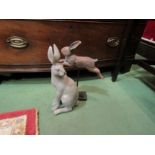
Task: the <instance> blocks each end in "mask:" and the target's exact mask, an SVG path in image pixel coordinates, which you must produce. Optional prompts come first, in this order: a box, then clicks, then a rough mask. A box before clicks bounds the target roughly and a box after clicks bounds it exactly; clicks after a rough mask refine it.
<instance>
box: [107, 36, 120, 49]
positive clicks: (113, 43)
mask: <svg viewBox="0 0 155 155" xmlns="http://www.w3.org/2000/svg"><path fill="white" fill-rule="evenodd" d="M119 44H120V40H119V38H118V37H109V38H108V39H107V45H108V46H110V47H117V46H118V45H119Z"/></svg>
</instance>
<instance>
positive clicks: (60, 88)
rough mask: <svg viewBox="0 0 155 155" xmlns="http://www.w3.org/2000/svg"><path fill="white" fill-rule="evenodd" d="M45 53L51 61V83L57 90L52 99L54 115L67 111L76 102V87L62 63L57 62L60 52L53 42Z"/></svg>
mask: <svg viewBox="0 0 155 155" xmlns="http://www.w3.org/2000/svg"><path fill="white" fill-rule="evenodd" d="M47 55H48V59H49V61H50V62H51V63H52V67H51V83H52V85H53V86H54V87H55V88H56V92H57V95H56V97H55V99H54V100H53V104H52V111H53V112H54V114H55V115H57V114H60V113H63V112H69V111H71V110H72V109H73V107H74V106H75V105H76V104H77V100H78V88H77V86H76V84H75V82H74V81H73V80H72V79H71V78H70V77H68V76H67V75H66V71H65V69H64V67H63V64H62V63H59V62H58V61H59V59H60V52H59V49H58V48H57V46H56V45H55V44H53V47H52V46H49V48H48V54H47ZM60 103H61V104H60Z"/></svg>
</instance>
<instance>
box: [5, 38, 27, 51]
mask: <svg viewBox="0 0 155 155" xmlns="http://www.w3.org/2000/svg"><path fill="white" fill-rule="evenodd" d="M6 42H7V43H8V44H9V46H11V47H13V48H25V47H27V46H28V41H27V40H26V39H24V38H22V37H19V36H11V37H9V38H7V40H6Z"/></svg>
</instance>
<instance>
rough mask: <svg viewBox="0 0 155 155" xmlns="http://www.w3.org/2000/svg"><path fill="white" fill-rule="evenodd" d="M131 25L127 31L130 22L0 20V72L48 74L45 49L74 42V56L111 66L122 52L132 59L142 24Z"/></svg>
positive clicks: (137, 21) (48, 68)
mask: <svg viewBox="0 0 155 155" xmlns="http://www.w3.org/2000/svg"><path fill="white" fill-rule="evenodd" d="M134 23H135V25H134V26H132V28H130V27H129V24H130V20H0V72H1V73H2V72H3V73H6V72H10V73H13V72H49V71H50V63H49V61H48V59H47V49H48V46H49V45H50V44H52V43H56V44H57V46H58V47H59V49H60V48H62V47H63V46H65V45H69V44H70V43H71V42H73V41H75V40H81V41H82V45H80V46H79V47H78V48H77V49H76V50H75V51H74V53H76V54H77V55H83V56H90V57H93V58H98V59H99V60H100V61H99V62H98V63H97V65H98V66H114V65H115V63H116V61H117V60H118V57H119V54H120V51H121V50H124V52H126V54H125V56H126V57H129V58H130V57H133V56H134V49H135V47H136V46H137V42H138V40H139V38H140V36H141V34H142V31H143V27H144V22H143V21H140V20H136V21H135V22H134ZM129 38H130V42H129V40H128V39H129ZM127 42H128V43H127ZM129 45H130V46H129ZM126 47H129V48H128V49H127V50H126ZM131 47H132V48H131ZM128 69H129V67H128Z"/></svg>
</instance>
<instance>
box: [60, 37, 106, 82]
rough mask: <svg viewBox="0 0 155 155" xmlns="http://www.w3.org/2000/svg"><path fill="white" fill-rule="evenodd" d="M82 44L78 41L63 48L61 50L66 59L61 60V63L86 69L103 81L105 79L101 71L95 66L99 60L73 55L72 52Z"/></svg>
mask: <svg viewBox="0 0 155 155" xmlns="http://www.w3.org/2000/svg"><path fill="white" fill-rule="evenodd" d="M81 43H82V42H81V41H80V40H78V41H74V42H73V43H72V44H70V45H69V46H66V47H63V48H62V49H61V53H62V55H63V56H64V57H65V59H64V60H61V62H63V63H64V65H66V66H71V67H77V68H85V69H87V70H88V71H90V72H94V73H96V74H97V75H98V76H99V77H100V78H101V79H103V76H102V74H101V72H100V70H99V69H98V68H97V67H96V66H95V62H96V61H97V59H93V58H90V57H86V56H77V55H72V53H71V51H72V50H73V49H75V48H77V47H78V46H79V45H80V44H81Z"/></svg>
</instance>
